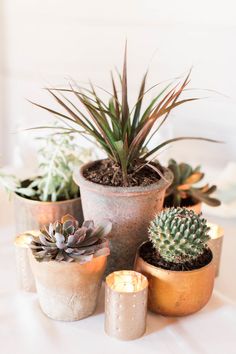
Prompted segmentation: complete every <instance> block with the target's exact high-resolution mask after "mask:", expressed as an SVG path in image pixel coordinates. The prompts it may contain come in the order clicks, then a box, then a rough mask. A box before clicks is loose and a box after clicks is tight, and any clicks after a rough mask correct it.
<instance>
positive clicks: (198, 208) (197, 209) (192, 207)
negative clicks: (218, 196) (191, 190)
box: [187, 202, 202, 214]
mask: <svg viewBox="0 0 236 354" xmlns="http://www.w3.org/2000/svg"><path fill="white" fill-rule="evenodd" d="M187 209H189V210H193V211H194V213H195V214H200V213H201V211H202V202H198V203H196V204H193V205H189V206H187Z"/></svg>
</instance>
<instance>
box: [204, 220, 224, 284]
mask: <svg viewBox="0 0 236 354" xmlns="http://www.w3.org/2000/svg"><path fill="white" fill-rule="evenodd" d="M207 224H208V226H209V227H210V232H209V235H210V237H211V238H210V240H209V241H208V246H209V247H210V249H211V250H212V253H213V256H214V257H213V258H214V259H213V262H214V266H215V276H216V277H217V276H218V275H219V272H220V259H221V253H222V246H223V239H224V230H223V228H222V227H221V226H219V225H216V224H212V223H207Z"/></svg>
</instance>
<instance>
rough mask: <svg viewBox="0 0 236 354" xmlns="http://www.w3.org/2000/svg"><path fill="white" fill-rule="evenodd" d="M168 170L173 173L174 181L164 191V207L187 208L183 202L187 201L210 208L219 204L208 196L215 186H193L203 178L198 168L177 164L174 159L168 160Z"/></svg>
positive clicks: (214, 189)
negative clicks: (201, 203)
mask: <svg viewBox="0 0 236 354" xmlns="http://www.w3.org/2000/svg"><path fill="white" fill-rule="evenodd" d="M168 168H169V169H170V170H171V171H172V172H173V174H174V180H173V182H172V184H171V186H170V187H169V188H168V189H167V191H166V199H165V206H168V207H171V206H174V207H179V206H189V205H187V202H186V201H185V200H188V201H189V199H192V201H193V202H196V203H197V202H203V203H206V204H208V205H211V206H219V205H220V204H221V202H220V201H219V200H218V199H216V198H212V197H210V194H212V193H214V192H215V191H216V189H217V188H216V186H215V185H213V186H209V185H208V184H206V185H204V186H202V187H197V186H194V185H195V184H196V183H198V182H200V181H201V180H202V179H203V177H204V173H202V172H201V171H200V166H197V167H196V168H192V167H191V166H190V165H188V164H186V163H179V164H178V163H177V162H176V161H175V160H174V159H170V160H169V164H168Z"/></svg>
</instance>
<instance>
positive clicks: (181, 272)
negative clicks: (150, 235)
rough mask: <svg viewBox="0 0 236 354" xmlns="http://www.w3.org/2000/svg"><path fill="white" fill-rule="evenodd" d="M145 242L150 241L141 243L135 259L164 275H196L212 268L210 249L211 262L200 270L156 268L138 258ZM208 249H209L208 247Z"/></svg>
mask: <svg viewBox="0 0 236 354" xmlns="http://www.w3.org/2000/svg"><path fill="white" fill-rule="evenodd" d="M147 242H150V241H145V242H143V243H142V244H141V245H140V246H139V247H138V250H137V255H136V257H137V258H139V259H140V260H141V262H143V263H144V264H145V266H147V267H151V268H153V269H158V270H159V271H162V272H164V273H169V272H171V273H172V274H174V273H176V274H193V273H197V272H202V271H203V270H205V269H206V268H208V267H211V266H212V263H213V252H212V250H211V249H210V251H211V255H212V259H211V261H210V262H209V263H208V264H206V265H205V266H203V267H201V268H197V269H192V270H171V269H163V268H161V267H156V266H154V265H152V264H150V263H148V262H146V261H145V260H144V259H143V258H142V257H141V256H140V254H139V253H140V248H141V247H142V246H143V245H144V244H145V243H147ZM209 248H210V247H209Z"/></svg>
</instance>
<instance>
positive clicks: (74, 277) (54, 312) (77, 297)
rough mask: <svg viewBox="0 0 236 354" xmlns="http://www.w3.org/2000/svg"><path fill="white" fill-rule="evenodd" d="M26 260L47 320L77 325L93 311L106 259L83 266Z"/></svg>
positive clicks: (73, 263)
mask: <svg viewBox="0 0 236 354" xmlns="http://www.w3.org/2000/svg"><path fill="white" fill-rule="evenodd" d="M30 259H31V265H32V270H33V273H34V276H35V281H36V289H37V293H38V297H39V303H40V306H41V309H42V311H43V312H44V313H45V314H46V315H47V316H48V317H50V318H52V319H54V320H61V321H77V320H80V319H82V318H85V317H88V316H90V315H91V314H92V313H93V312H94V311H95V309H96V305H97V300H98V295H99V290H100V287H101V282H102V277H103V273H104V270H105V268H106V260H107V257H105V256H101V257H96V258H93V259H92V261H90V262H87V263H84V264H80V263H78V262H71V263H68V262H56V261H50V262H38V261H36V260H35V258H34V256H33V255H32V254H31V256H30Z"/></svg>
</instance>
